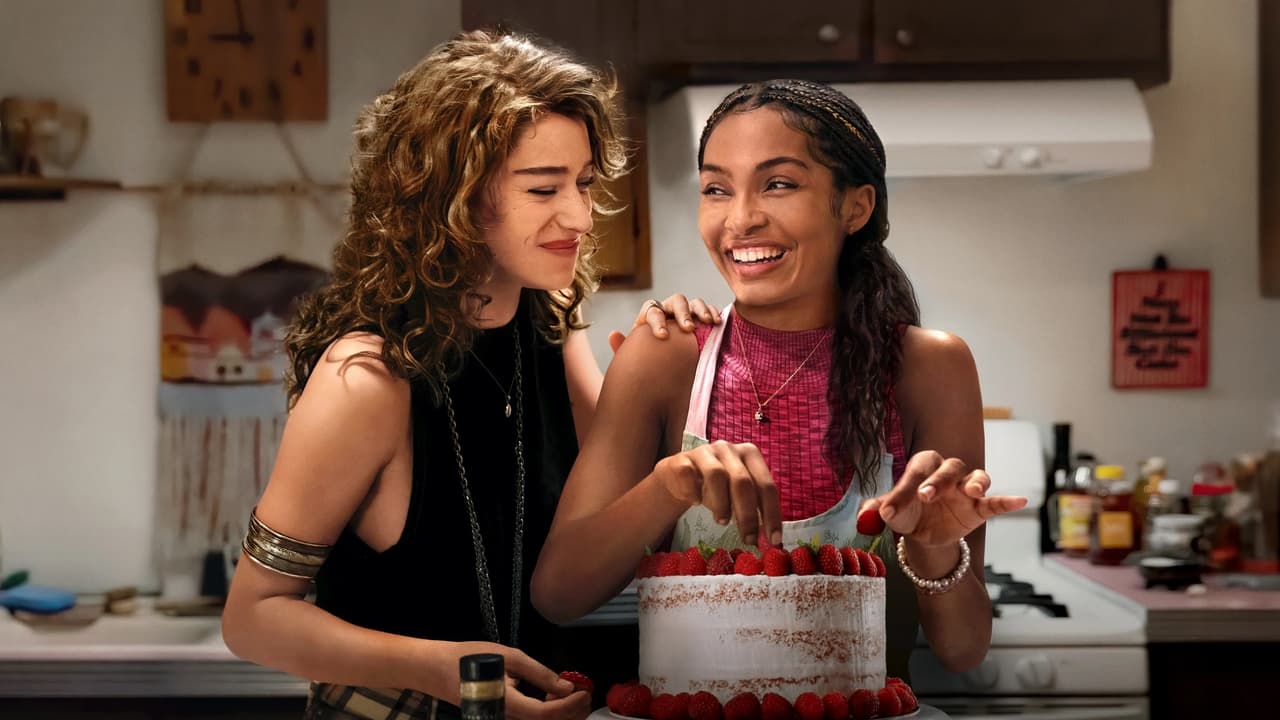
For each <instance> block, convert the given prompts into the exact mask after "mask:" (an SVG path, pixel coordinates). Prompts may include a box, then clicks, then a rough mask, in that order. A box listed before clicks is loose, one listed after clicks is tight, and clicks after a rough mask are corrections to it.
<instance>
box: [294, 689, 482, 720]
mask: <svg viewBox="0 0 1280 720" xmlns="http://www.w3.org/2000/svg"><path fill="white" fill-rule="evenodd" d="M302 717H303V720H460V718H461V714H460V713H459V712H458V708H457V707H456V706H454V705H450V704H449V703H446V702H443V701H441V700H438V699H436V698H434V697H432V696H430V695H427V694H425V693H420V692H418V691H417V690H393V689H390V688H366V687H352V686H350V685H332V684H329V683H311V688H310V692H308V697H307V710H306V713H305V714H304V715H303V716H302Z"/></svg>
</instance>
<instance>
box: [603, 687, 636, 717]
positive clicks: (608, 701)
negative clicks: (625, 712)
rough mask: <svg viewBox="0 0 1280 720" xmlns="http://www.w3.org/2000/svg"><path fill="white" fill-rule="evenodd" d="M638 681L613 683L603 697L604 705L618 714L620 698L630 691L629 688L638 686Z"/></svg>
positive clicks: (620, 705) (620, 704) (620, 703)
mask: <svg viewBox="0 0 1280 720" xmlns="http://www.w3.org/2000/svg"><path fill="white" fill-rule="evenodd" d="M639 684H640V681H639V680H630V681H628V682H625V683H614V684H613V686H612V687H610V688H609V692H608V693H606V694H605V696H604V704H605V705H606V706H608V708H609V709H610V710H612V711H614V712H618V708H620V707H622V698H623V697H624V696H625V695H626V694H627V692H629V691H630V690H631V688H633V687H635V686H636V685H639Z"/></svg>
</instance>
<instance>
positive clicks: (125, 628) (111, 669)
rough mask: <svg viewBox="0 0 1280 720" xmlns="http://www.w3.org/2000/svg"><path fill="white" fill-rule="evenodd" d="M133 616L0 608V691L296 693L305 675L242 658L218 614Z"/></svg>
mask: <svg viewBox="0 0 1280 720" xmlns="http://www.w3.org/2000/svg"><path fill="white" fill-rule="evenodd" d="M140 606H141V608H140V610H139V612H137V613H136V614H133V615H125V616H117V615H103V616H101V617H99V618H97V619H96V620H93V621H92V622H91V623H90V624H87V625H84V626H79V627H69V626H58V625H29V624H27V623H25V622H22V621H20V620H18V619H16V618H14V617H12V616H11V615H10V614H9V613H5V612H0V698H4V697H10V698H14V697H16V698H53V697H238V698H249V697H302V696H305V695H306V693H307V685H308V684H307V682H306V681H305V680H302V679H300V678H296V677H293V676H290V675H287V674H285V673H282V672H279V671H277V670H272V669H270V668H264V667H261V666H258V665H254V664H253V663H249V662H245V661H243V660H241V659H239V658H237V657H236V656H235V655H233V654H231V651H230V650H228V649H227V646H226V644H224V643H223V642H222V626H221V619H220V618H218V617H169V616H166V615H163V614H160V613H157V612H154V611H152V610H151V608H150V602H149V601H148V600H147V599H142V601H141V602H140Z"/></svg>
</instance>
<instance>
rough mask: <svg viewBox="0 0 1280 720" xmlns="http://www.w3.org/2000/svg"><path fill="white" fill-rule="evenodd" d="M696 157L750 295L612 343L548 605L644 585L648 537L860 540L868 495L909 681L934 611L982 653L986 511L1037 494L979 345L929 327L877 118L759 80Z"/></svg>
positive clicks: (844, 103) (576, 609)
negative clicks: (711, 322) (992, 457)
mask: <svg viewBox="0 0 1280 720" xmlns="http://www.w3.org/2000/svg"><path fill="white" fill-rule="evenodd" d="M698 170H699V174H700V185H701V201H700V205H699V210H698V225H699V231H700V234H701V235H702V239H703V242H704V244H705V245H706V247H707V250H708V252H709V253H710V256H711V260H712V262H713V263H714V264H715V265H716V267H717V269H718V270H719V271H720V273H721V275H722V276H723V277H724V279H725V281H726V282H727V283H728V285H729V287H730V289H731V290H732V292H733V296H734V301H733V303H732V305H731V306H730V307H729V308H727V309H726V311H725V322H724V323H723V324H722V325H720V326H718V327H714V328H713V327H700V328H698V329H697V332H696V333H695V335H694V336H688V335H677V336H676V338H675V341H674V342H665V343H659V342H654V341H653V339H652V338H651V337H646V336H645V334H644V333H640V334H637V335H635V337H633V338H631V339H629V340H628V341H627V342H626V344H625V345H623V346H622V349H621V350H620V351H619V353H618V355H617V356H616V357H615V358H614V360H613V363H612V364H611V365H610V367H609V372H608V374H607V376H606V378H605V383H604V389H603V391H602V393H601V396H600V404H599V405H598V407H597V411H596V412H597V414H596V421H595V425H594V427H593V432H592V435H591V437H590V438H589V440H588V442H587V444H586V445H585V446H584V447H583V449H582V452H581V453H580V454H579V457H578V461H577V463H576V464H575V466H574V469H573V472H572V474H571V475H570V478H569V481H568V483H567V484H566V487H565V492H564V495H563V497H562V500H561V503H560V505H559V508H558V509H557V512H556V518H555V522H554V523H553V525H552V528H551V534H550V535H549V537H548V539H547V542H546V544H545V545H544V547H543V552H542V556H541V558H540V560H539V562H538V568H537V571H536V572H535V574H534V579H533V596H534V597H533V600H534V604H535V606H536V607H538V608H539V609H540V610H541V611H542V612H543V614H544V615H546V616H547V617H548V618H550V619H552V620H555V621H566V620H569V619H571V618H575V617H578V616H580V615H582V614H584V613H586V612H589V611H590V610H592V609H593V608H595V607H596V606H598V605H600V604H601V603H603V602H605V601H606V600H608V599H609V598H610V597H612V596H613V595H614V594H616V593H617V592H618V591H619V590H621V588H622V587H623V586H625V585H626V584H627V582H628V581H629V580H630V579H631V577H632V574H633V572H634V569H635V567H636V565H637V563H638V562H639V560H640V559H641V557H642V555H643V553H644V552H645V548H646V547H649V548H662V547H664V546H669V547H670V548H671V549H675V550H680V549H683V548H686V547H690V546H696V545H698V543H699V542H700V541H701V542H712V541H714V540H715V539H717V538H720V539H723V537H724V536H725V528H724V527H722V526H724V525H726V524H728V523H729V522H730V521H733V522H735V523H736V526H737V529H738V531H739V535H740V537H741V540H742V541H744V542H745V543H746V544H750V545H756V544H758V545H760V546H767V545H779V544H782V545H784V547H785V548H786V549H790V548H792V547H794V546H795V544H796V543H797V542H801V541H807V540H808V539H809V538H810V537H811V535H812V534H813V533H816V532H821V533H822V534H825V535H826V536H827V538H832V537H835V538H837V540H835V541H834V544H836V545H841V544H845V543H846V542H847V541H848V540H849V539H852V534H853V528H854V515H855V514H856V513H857V511H858V510H859V509H860V508H861V509H864V510H865V509H868V508H869V509H871V510H873V511H875V512H877V513H878V514H879V516H880V517H881V518H882V519H883V520H884V521H886V522H887V524H888V527H889V528H890V529H891V530H892V532H893V533H894V534H895V535H896V536H897V537H898V538H900V546H899V547H900V553H901V554H900V557H902V558H904V559H905V561H906V564H905V565H904V566H903V567H902V568H901V569H902V572H901V573H899V572H897V571H896V570H891V571H890V572H889V578H888V580H889V584H890V591H889V595H890V599H889V606H888V608H887V612H888V625H889V628H888V631H889V632H888V643H889V647H888V652H887V669H888V671H889V674H891V675H900V676H905V675H906V658H907V656H908V655H909V654H910V650H911V647H912V645H914V641H915V637H916V627H917V626H916V619H917V611H918V619H919V622H920V624H921V626H922V627H923V630H924V634H925V637H926V638H927V639H928V642H929V644H930V646H931V648H932V650H933V651H934V653H935V654H936V655H937V657H938V658H939V659H940V660H941V661H942V662H943V663H944V664H946V665H947V666H948V667H950V668H952V669H956V670H962V669H965V668H970V667H973V666H975V665H976V664H977V663H978V662H980V661H981V660H982V658H983V657H984V656H985V654H986V651H987V648H988V646H989V644H990V632H991V605H990V600H989V598H988V595H987V592H986V589H985V587H984V583H983V578H982V567H983V565H982V562H983V539H984V532H983V530H984V522H985V521H986V520H987V519H988V518H990V517H993V516H995V515H998V514H1000V513H1004V512H1009V511H1011V510H1015V509H1017V508H1020V507H1022V506H1023V505H1025V503H1026V500H1025V498H1016V497H1008V496H999V495H996V496H988V495H987V491H988V489H989V487H990V479H989V478H988V477H987V475H986V473H985V472H984V471H982V470H981V469H980V468H981V467H982V466H983V463H984V459H983V432H982V401H981V394H980V391H979V387H978V377H977V372H976V369H975V367H974V363H973V359H972V356H971V354H970V352H969V350H968V348H967V346H966V345H965V344H964V342H963V341H962V340H960V338H958V337H955V336H954V335H950V334H947V333H944V332H939V331H934V330H926V329H924V328H921V327H919V322H920V321H919V311H918V309H917V304H916V300H915V296H914V292H913V290H912V288H911V284H910V282H909V281H908V279H907V277H906V275H905V273H904V272H903V271H902V269H901V267H900V266H899V265H898V263H897V262H896V261H895V260H894V258H893V257H892V255H891V254H890V252H889V251H888V249H887V248H886V247H885V240H886V238H887V237H888V234H889V223H888V212H887V204H886V200H887V198H886V188H885V155H884V146H883V144H882V143H881V142H880V139H879V137H878V136H877V134H876V132H875V129H874V128H873V127H872V126H871V124H870V123H869V122H868V121H867V119H866V117H865V116H864V115H863V113H862V111H861V110H860V109H859V108H858V106H857V105H856V104H855V103H854V102H853V101H852V100H851V99H850V98H848V97H847V96H845V95H843V94H841V93H839V92H837V91H835V90H834V89H833V88H831V87H829V86H826V85H822V84H818V83H812V82H805V81H798V80H780V81H771V82H761V83H753V84H749V85H744V86H743V87H741V88H739V89H738V90H737V91H735V92H734V93H732V94H730V95H729V96H728V97H726V98H725V99H724V101H723V102H722V103H721V104H720V106H719V107H718V108H717V109H716V111H715V112H714V113H713V114H712V115H711V117H710V119H709V120H708V121H707V124H706V127H705V129H704V131H703V133H702V138H701V142H700V146H699V149H698ZM690 440H692V442H690ZM706 441H711V442H709V443H708V442H706ZM655 462H656V465H655ZM699 515H701V516H702V518H703V520H704V522H687V520H689V519H690V518H695V519H696V518H697V517H698V516H699ZM718 526H721V527H718ZM827 541H828V542H831V540H827ZM584 548H590V549H591V550H590V552H584V551H583V549H584ZM889 555H891V556H892V553H889ZM908 578H910V580H908ZM913 582H914V585H915V586H916V592H915V593H914V597H912V595H913V594H912V593H911V592H910V590H909V588H910V587H912V583H913ZM895 584H897V585H898V586H899V587H903V588H906V589H907V592H906V593H905V600H906V602H895V597H894V596H895V592H894V590H893V588H894V586H895Z"/></svg>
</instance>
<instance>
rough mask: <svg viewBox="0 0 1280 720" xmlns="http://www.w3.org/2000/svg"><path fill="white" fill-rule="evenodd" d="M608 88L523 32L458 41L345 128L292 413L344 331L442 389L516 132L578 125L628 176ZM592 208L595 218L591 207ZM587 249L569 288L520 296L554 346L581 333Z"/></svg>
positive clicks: (302, 321)
mask: <svg viewBox="0 0 1280 720" xmlns="http://www.w3.org/2000/svg"><path fill="white" fill-rule="evenodd" d="M617 93H618V90H617V83H616V79H614V78H612V77H606V76H605V75H603V74H602V73H600V72H598V71H596V70H594V69H592V68H590V67H588V66H585V65H583V64H580V63H578V62H576V61H574V60H573V59H571V57H570V56H569V55H568V54H567V53H565V52H563V51H561V50H558V49H554V48H552V47H550V46H548V45H545V44H541V43H539V42H535V41H534V40H533V39H531V38H530V37H527V36H521V35H517V34H510V33H496V32H491V31H471V32H464V33H460V34H459V35H457V36H455V37H454V38H453V39H451V40H450V41H448V42H446V43H444V44H442V45H440V46H439V47H437V48H436V49H435V50H434V51H432V53H431V54H429V55H428V56H427V57H425V58H423V60H422V61H421V62H419V63H418V65H417V66H416V67H414V68H413V69H411V70H409V71H408V72H405V73H404V74H403V75H401V76H400V78H399V79H398V80H397V81H396V84H395V86H394V87H392V88H391V90H390V91H388V92H387V93H385V94H383V95H381V96H379V97H378V98H376V99H375V100H374V101H373V102H372V103H370V104H369V105H368V106H367V107H366V108H365V109H364V111H363V112H362V113H361V116H360V118H359V120H358V122H357V123H356V127H355V152H354V154H353V157H352V177H351V206H350V210H349V211H348V215H347V230H346V234H345V236H344V237H343V238H342V240H341V241H340V242H339V243H338V245H337V247H336V248H334V251H333V273H332V278H331V280H330V282H329V284H328V285H326V286H325V287H324V288H323V289H321V290H320V291H319V292H317V293H315V294H314V295H311V296H309V297H306V298H304V299H303V300H302V301H301V302H300V303H299V306H298V309H297V315H296V319H295V321H294V322H293V324H292V325H291V327H290V331H289V334H288V337H287V338H286V340H285V349H286V351H287V352H288V354H289V358H290V368H289V371H288V372H287V374H286V378H285V387H286V391H287V393H288V399H289V407H290V408H292V407H293V405H294V404H295V403H296V402H297V399H298V397H299V396H300V395H301V393H302V389H303V387H304V386H305V385H306V382H307V378H308V377H309V376H310V374H311V372H312V370H313V369H314V367H315V365H316V362H317V361H318V360H319V358H320V356H321V354H322V353H323V352H324V351H325V348H327V347H328V346H329V345H330V344H331V343H332V342H334V341H335V340H337V339H338V338H340V337H342V336H343V335H344V334H346V333H349V332H353V331H367V332H371V333H373V334H376V335H379V336H380V337H382V339H383V346H382V352H381V355H380V356H379V357H380V359H381V360H382V362H383V363H384V364H385V365H386V367H387V368H388V370H390V371H391V372H392V373H394V374H395V375H397V376H399V377H404V378H407V379H409V380H411V381H416V380H424V381H426V382H427V383H428V384H429V385H430V387H431V389H432V390H433V391H435V392H438V391H439V377H438V373H437V372H436V368H437V367H438V366H439V365H440V364H443V365H444V366H445V367H446V368H447V369H448V370H449V371H453V370H456V368H457V366H458V364H459V362H460V360H461V356H462V354H463V353H464V352H466V350H467V349H468V348H469V347H470V346H471V343H472V341H473V340H474V337H475V332H476V331H475V329H474V328H473V327H472V326H471V325H470V324H469V323H468V322H467V319H466V316H467V310H466V306H467V303H466V302H465V300H466V295H467V293H468V292H469V291H471V290H472V289H474V288H476V287H479V286H480V285H482V284H483V283H484V282H485V281H486V280H488V278H489V277H490V275H491V273H492V271H493V256H492V254H491V253H490V251H489V249H488V247H487V246H486V245H485V243H484V240H483V239H482V234H481V228H480V227H479V225H478V221H479V220H481V217H480V214H481V213H482V212H483V206H484V198H483V195H484V193H485V192H486V190H487V188H489V186H490V184H491V183H492V181H493V180H494V178H495V177H496V175H497V173H498V171H499V170H500V168H501V166H502V163H503V162H504V161H505V159H506V158H507V156H508V155H509V154H510V153H511V151H512V150H513V149H514V147H515V144H516V141H517V139H518V138H519V136H520V133H521V132H522V131H523V130H524V129H525V128H527V127H528V126H529V125H530V124H532V123H533V122H534V121H535V120H537V118H539V117H540V116H543V115H545V114H562V115H566V116H569V117H573V118H577V119H580V120H582V121H583V122H584V123H585V124H586V127H587V133H588V136H589V139H590V144H591V157H592V164H593V165H594V170H595V172H596V175H597V177H599V178H600V179H603V180H606V181H608V180H612V179H615V178H617V177H619V176H621V175H622V174H623V173H624V172H625V165H626V154H627V147H626V143H625V140H624V139H623V138H622V136H621V130H620V127H621V124H622V123H621V118H620V116H619V112H618V108H617V105H616V104H615V103H616V97H617ZM594 209H595V211H596V212H601V211H602V208H600V207H598V206H597V207H595V208H594ZM597 247H598V244H597V242H596V239H595V238H594V237H591V236H588V237H585V238H583V242H582V251H581V253H580V255H579V257H578V262H577V266H576V268H575V271H574V279H573V283H572V285H571V286H570V287H569V288H565V289H564V290H560V291H554V292H548V291H544V290H536V291H535V290H525V291H524V292H525V293H526V295H531V296H532V297H531V299H532V300H533V312H534V322H535V325H536V326H537V327H538V329H539V331H540V333H541V334H542V335H543V336H544V337H546V338H547V339H548V340H549V341H551V342H563V341H564V339H565V337H567V335H568V333H569V332H570V331H571V330H577V329H581V328H583V327H585V324H584V323H583V322H582V320H581V315H580V313H579V308H580V306H581V304H582V302H583V301H584V300H585V299H586V297H587V296H588V295H589V294H590V293H591V292H593V291H594V290H595V289H596V288H597V286H598V270H597V268H596V265H595V263H594V262H593V261H592V255H593V254H594V253H595V251H596V249H597Z"/></svg>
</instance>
